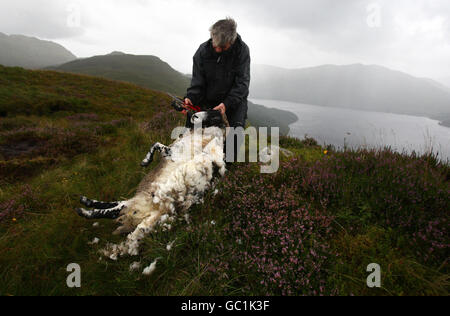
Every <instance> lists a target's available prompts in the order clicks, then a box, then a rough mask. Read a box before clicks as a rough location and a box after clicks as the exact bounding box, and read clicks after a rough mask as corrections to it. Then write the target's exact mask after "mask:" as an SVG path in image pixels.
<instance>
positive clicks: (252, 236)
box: [0, 66, 450, 296]
mask: <svg viewBox="0 0 450 316" xmlns="http://www.w3.org/2000/svg"><path fill="white" fill-rule="evenodd" d="M169 104H170V100H169V98H167V97H166V96H165V95H164V94H163V93H160V92H157V91H152V90H147V89H142V88H140V87H137V86H134V85H130V84H126V83H119V82H114V81H108V80H103V79H98V78H94V77H88V76H78V75H69V74H61V73H55V72H47V71H26V70H23V69H18V68H5V67H1V66H0V295H182V296H187V295H448V289H449V281H448V280H449V279H448V276H449V271H448V245H449V240H448V228H447V227H448V220H449V218H448V210H449V193H450V192H449V190H450V182H449V181H450V176H449V174H450V167H449V165H448V163H444V162H441V161H439V160H438V159H437V157H435V156H431V155H425V156H419V155H415V154H404V153H395V152H393V151H392V150H390V149H389V148H386V149H383V150H343V151H336V150H334V149H333V148H332V147H328V148H322V147H321V146H318V144H317V142H316V141H315V140H314V139H312V138H310V137H306V138H305V139H303V140H298V139H295V138H290V137H282V138H281V139H280V146H281V147H283V148H286V149H288V150H290V151H291V152H292V153H293V156H292V157H289V158H288V157H283V158H282V161H281V166H280V169H279V171H278V172H277V173H275V174H272V175H270V174H269V175H264V174H260V173H259V165H258V164H253V163H250V164H246V163H239V164H235V165H232V166H229V170H228V172H227V174H226V176H225V178H223V179H222V180H221V181H220V182H219V183H218V186H217V194H214V191H211V192H209V193H208V194H207V195H206V196H205V198H204V204H201V205H196V206H194V207H193V208H192V210H191V211H190V213H189V216H188V217H186V218H184V217H180V220H179V221H177V222H176V223H174V224H173V227H172V230H169V231H167V230H163V229H161V228H159V229H158V231H157V232H155V233H154V234H152V235H151V236H149V237H148V238H146V239H145V241H144V245H143V246H142V251H141V254H140V255H139V256H138V257H130V258H122V259H121V260H119V261H117V262H113V261H110V260H107V259H106V258H100V253H99V250H100V249H102V248H103V247H105V245H106V244H107V243H108V242H117V241H120V240H122V239H123V237H121V236H113V235H112V234H111V233H112V231H113V230H114V229H115V228H116V225H115V224H114V223H113V222H111V221H108V220H100V221H98V226H96V227H94V226H93V222H92V221H87V220H85V219H82V218H80V217H78V216H77V215H76V214H75V212H74V208H75V207H79V203H78V199H79V196H80V195H86V196H89V197H92V198H96V199H99V200H116V199H119V198H128V197H130V196H132V195H133V194H134V192H135V191H136V189H137V186H138V184H139V182H140V180H141V179H142V178H143V177H144V176H145V174H146V172H147V170H145V169H142V168H141V167H140V165H139V163H140V161H141V160H142V158H143V156H144V155H145V154H146V152H147V151H148V149H149V146H150V145H151V144H152V143H154V142H161V143H165V144H169V143H171V141H172V140H171V139H170V133H171V131H172V129H173V128H174V127H176V126H179V125H184V117H183V116H181V115H180V114H179V113H176V112H174V111H173V110H172V109H171V108H170V105H169ZM159 159H160V158H159V155H157V156H156V160H155V162H153V163H152V165H151V166H149V168H150V169H151V168H154V167H155V166H156V165H157V163H158V162H159ZM94 238H99V239H100V242H99V244H98V245H89V242H91V241H92V240H93V239H94ZM168 244H172V245H173V246H172V248H171V250H170V251H168V250H167V248H166V247H167V245H168ZM156 258H161V259H160V260H159V261H158V265H157V268H156V271H155V273H154V274H152V275H151V276H143V275H142V274H141V273H139V272H131V271H129V267H130V265H131V264H132V263H133V262H135V261H139V262H141V264H142V266H143V267H145V266H148V265H150V263H152V262H153V261H154V260H155V259H156ZM73 262H75V263H78V264H79V265H80V266H81V269H82V287H81V288H80V289H69V288H68V287H67V286H66V278H67V275H68V273H67V272H66V267H67V265H68V264H70V263H73ZM370 263H378V264H380V266H381V268H382V288H380V289H370V288H368V287H367V285H366V278H367V276H368V273H367V272H366V267H367V265H368V264H370Z"/></svg>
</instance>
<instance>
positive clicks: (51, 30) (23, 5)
mask: <svg viewBox="0 0 450 316" xmlns="http://www.w3.org/2000/svg"><path fill="white" fill-rule="evenodd" d="M78 9H79V5H78V4H77V2H73V1H64V0H63V1H53V0H33V1H29V0H28V1H27V0H15V1H2V3H1V4H0V30H1V31H2V32H4V33H8V34H24V35H31V36H37V37H41V38H46V39H61V38H68V37H75V36H80V35H82V34H83V33H84V31H85V30H84V29H83V28H82V27H81V26H78V25H76V24H74V23H71V22H74V21H76V18H75V19H74V18H73V17H74V15H77V10H78Z"/></svg>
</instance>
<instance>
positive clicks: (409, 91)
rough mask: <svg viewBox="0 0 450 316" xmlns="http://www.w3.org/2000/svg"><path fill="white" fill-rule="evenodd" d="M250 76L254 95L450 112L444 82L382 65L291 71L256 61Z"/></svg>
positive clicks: (418, 112)
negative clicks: (259, 63)
mask: <svg viewBox="0 0 450 316" xmlns="http://www.w3.org/2000/svg"><path fill="white" fill-rule="evenodd" d="M252 78H253V81H252V89H251V96H252V97H254V98H260V99H275V100H282V101H292V102H299V103H306V104H311V105H321V106H330V107H343V108H352V109H357V110H371V111H380V112H388V113H398V114H410V115H421V116H436V115H441V114H444V113H450V92H449V90H448V89H446V88H445V87H444V86H442V85H441V84H439V83H437V82H434V81H432V80H430V79H421V78H415V77H412V76H410V75H408V74H405V73H402V72H398V71H393V70H390V69H387V68H384V67H380V66H365V65H361V64H355V65H348V66H334V65H324V66H319V67H313V68H304V69H292V70H289V69H282V68H277V67H272V66H263V65H254V66H253V68H252Z"/></svg>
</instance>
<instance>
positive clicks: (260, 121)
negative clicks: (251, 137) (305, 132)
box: [248, 101, 298, 136]
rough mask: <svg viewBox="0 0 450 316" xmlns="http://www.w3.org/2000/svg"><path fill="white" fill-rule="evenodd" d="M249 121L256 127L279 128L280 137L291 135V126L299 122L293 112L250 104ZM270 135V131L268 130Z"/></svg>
mask: <svg viewBox="0 0 450 316" xmlns="http://www.w3.org/2000/svg"><path fill="white" fill-rule="evenodd" d="M248 120H249V121H250V123H251V125H252V126H255V127H268V128H270V127H279V128H280V135H283V136H286V135H288V134H289V131H290V128H289V125H291V124H293V123H295V122H297V121H298V117H297V115H295V114H294V113H292V112H289V111H284V110H278V109H273V108H268V107H265V106H263V105H258V104H254V103H252V102H250V101H249V102H248ZM268 132H269V133H270V129H269V130H268Z"/></svg>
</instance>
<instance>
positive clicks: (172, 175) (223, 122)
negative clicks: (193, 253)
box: [76, 110, 229, 260]
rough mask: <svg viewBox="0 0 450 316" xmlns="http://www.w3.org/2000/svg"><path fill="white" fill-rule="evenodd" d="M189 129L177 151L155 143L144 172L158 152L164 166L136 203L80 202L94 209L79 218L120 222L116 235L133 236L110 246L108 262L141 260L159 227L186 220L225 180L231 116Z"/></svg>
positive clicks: (199, 116) (203, 115)
mask: <svg viewBox="0 0 450 316" xmlns="http://www.w3.org/2000/svg"><path fill="white" fill-rule="evenodd" d="M189 123H190V124H189V127H190V128H189V129H187V130H185V132H184V133H183V134H182V136H181V137H179V138H178V139H177V140H176V141H175V142H174V143H173V144H172V145H170V146H165V145H163V144H160V143H156V144H154V145H153V146H152V147H151V148H150V151H149V152H148V154H147V155H146V157H145V159H144V160H143V161H142V163H141V166H143V167H147V166H148V165H150V163H151V162H152V161H153V156H154V154H155V152H156V151H158V152H160V153H161V156H162V159H161V162H160V163H159V164H158V165H157V166H156V168H154V169H153V170H151V171H150V172H149V173H148V174H147V175H146V176H145V177H144V178H143V180H142V181H141V183H140V184H139V186H138V189H137V192H136V194H135V196H134V197H133V198H131V199H129V200H127V201H117V202H100V201H96V200H90V199H88V198H86V197H84V196H83V197H81V199H80V202H81V203H82V204H83V205H84V206H86V207H88V208H93V209H90V210H88V209H84V208H78V209H76V212H77V213H78V215H80V216H82V217H85V218H87V219H99V218H109V219H115V220H116V221H117V222H118V223H119V224H120V225H121V226H120V227H118V228H117V229H116V231H115V232H114V233H115V234H126V233H128V236H127V238H126V240H125V241H124V242H122V243H120V244H119V245H114V244H108V245H107V248H106V249H104V250H103V254H104V255H105V256H107V257H109V258H110V259H112V260H117V258H118V257H119V256H125V255H130V256H136V255H138V254H139V246H140V243H141V242H142V240H143V239H144V237H146V236H147V235H148V234H149V233H151V232H153V231H154V230H155V227H156V226H157V225H158V224H159V225H165V226H166V227H170V226H169V225H170V222H172V221H173V220H174V219H175V217H176V216H177V214H179V213H182V214H183V213H185V214H186V212H187V210H188V209H189V208H190V207H191V206H192V205H194V204H198V203H201V202H202V201H203V196H204V195H205V193H206V192H207V190H209V189H211V187H212V185H213V180H214V179H215V178H216V177H218V176H224V174H225V172H226V164H225V154H224V137H226V135H225V131H226V129H225V128H226V127H229V124H228V121H227V118H226V115H225V114H220V112H218V111H214V110H209V111H204V112H198V113H196V114H193V115H192V116H191V117H190V120H189ZM194 126H195V127H201V128H193V127H194Z"/></svg>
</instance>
